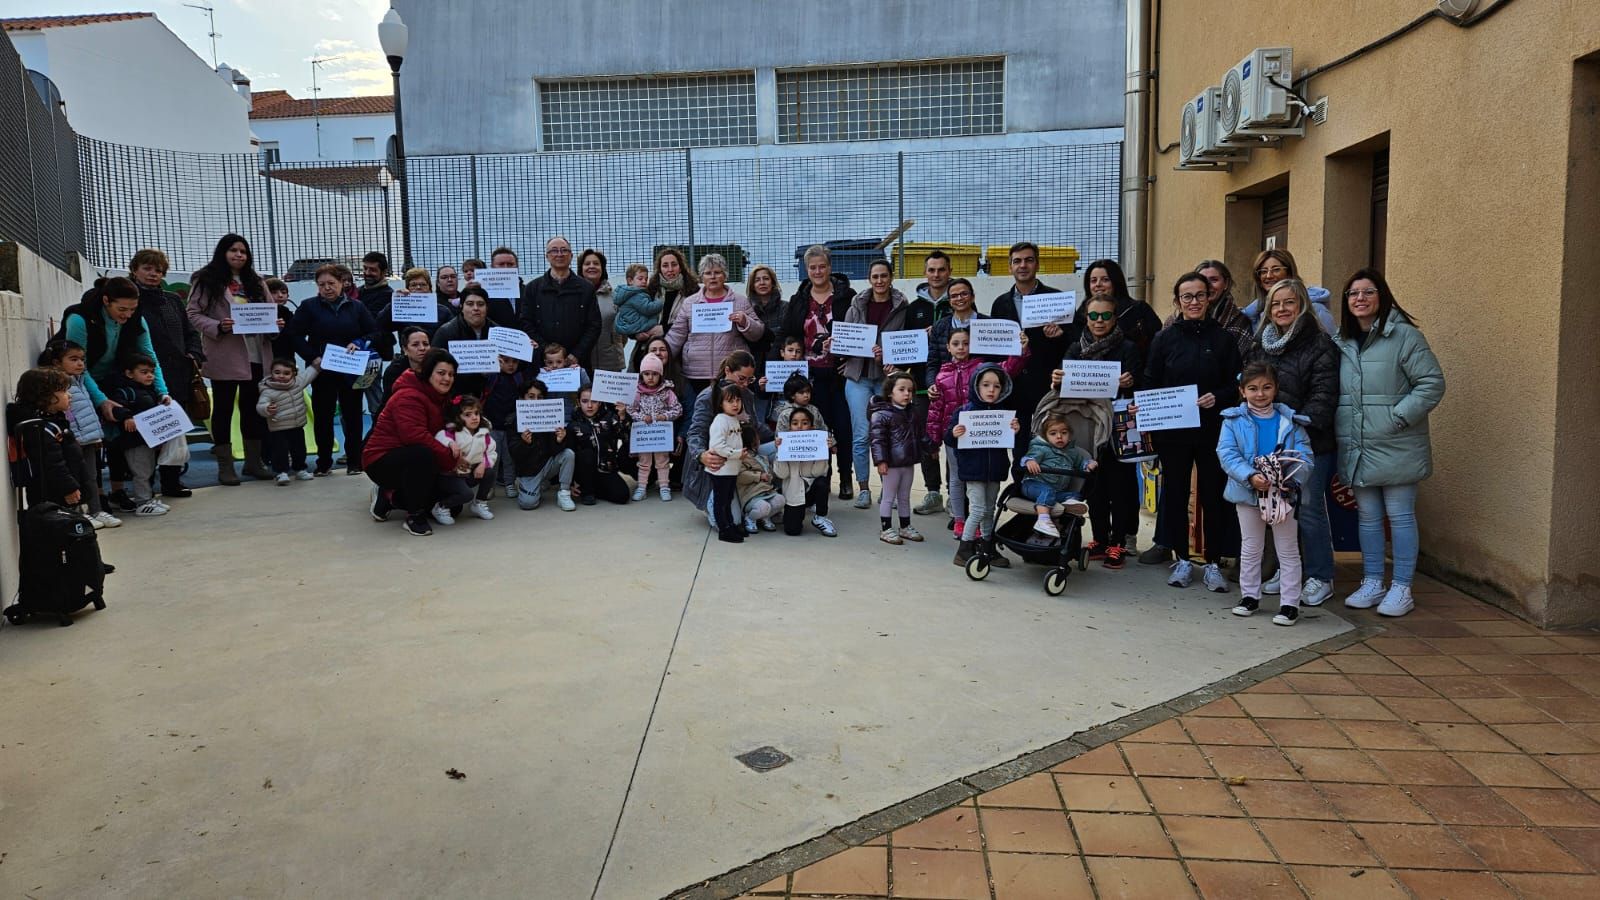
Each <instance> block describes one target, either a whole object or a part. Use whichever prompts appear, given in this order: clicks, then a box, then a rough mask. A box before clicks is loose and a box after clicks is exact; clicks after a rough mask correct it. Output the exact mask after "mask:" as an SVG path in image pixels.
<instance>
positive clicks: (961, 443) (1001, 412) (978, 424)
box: [956, 320, 1017, 450]
mask: <svg viewBox="0 0 1600 900" xmlns="http://www.w3.org/2000/svg"><path fill="white" fill-rule="evenodd" d="M1008 321H1009V320H1008ZM1012 324H1013V325H1015V324H1016V323H1015V322H1012ZM1016 417H1017V413H1016V411H1015V410H1010V409H968V410H963V411H962V412H961V414H960V416H959V418H958V419H957V423H958V424H960V425H963V426H965V427H966V429H967V432H966V434H963V435H962V436H961V437H958V438H956V449H957V450H988V449H1000V450H1010V449H1011V448H1012V447H1013V446H1015V445H1016V443H1017V434H1016V432H1014V431H1012V430H1011V422H1012V420H1013V419H1015V418H1016Z"/></svg>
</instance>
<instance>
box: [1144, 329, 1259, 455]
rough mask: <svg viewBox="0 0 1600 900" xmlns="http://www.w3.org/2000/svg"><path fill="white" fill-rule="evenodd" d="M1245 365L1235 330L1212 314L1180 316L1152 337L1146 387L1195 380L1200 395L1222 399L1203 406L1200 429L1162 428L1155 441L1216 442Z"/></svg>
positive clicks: (1151, 387) (1235, 394)
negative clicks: (1208, 405)
mask: <svg viewBox="0 0 1600 900" xmlns="http://www.w3.org/2000/svg"><path fill="white" fill-rule="evenodd" d="M1243 367H1244V364H1243V363H1242V362H1240V360H1239V345H1238V344H1237V343H1236V342H1235V340H1234V335H1233V332H1231V331H1228V330H1227V329H1226V328H1224V327H1223V326H1222V325H1221V324H1220V323H1218V322H1217V320H1216V319H1213V318H1211V317H1210V316H1206V317H1205V318H1202V319H1196V320H1194V321H1190V320H1188V319H1184V320H1180V321H1178V322H1174V323H1173V324H1172V325H1170V326H1168V327H1166V328H1163V329H1161V332H1160V333H1159V334H1157V335H1156V339H1155V340H1153V341H1151V342H1150V358H1149V359H1147V360H1145V367H1144V387H1145V389H1146V390H1151V389H1154V388H1165V387H1182V386H1183V385H1186V384H1192V385H1194V386H1195V388H1196V391H1197V392H1198V393H1199V394H1200V395H1201V396H1204V395H1206V394H1212V395H1214V396H1215V397H1216V399H1217V402H1216V403H1214V404H1212V406H1211V408H1210V409H1201V410H1200V427H1199V428H1175V429H1171V430H1167V431H1158V432H1156V433H1155V440H1156V445H1157V446H1158V447H1159V446H1160V445H1161V444H1163V443H1166V444H1169V445H1170V444H1185V443H1197V442H1203V443H1211V442H1214V441H1215V440H1216V433H1217V429H1219V428H1221V427H1222V411H1223V410H1224V409H1227V408H1228V407H1230V406H1234V405H1236V404H1237V403H1238V402H1239V370H1240V369H1241V368H1243Z"/></svg>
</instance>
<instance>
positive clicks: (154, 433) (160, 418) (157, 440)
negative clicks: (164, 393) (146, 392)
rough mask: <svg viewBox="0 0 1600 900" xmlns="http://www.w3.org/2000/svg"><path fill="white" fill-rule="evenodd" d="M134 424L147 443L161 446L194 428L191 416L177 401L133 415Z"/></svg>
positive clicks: (152, 445)
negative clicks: (190, 419)
mask: <svg viewBox="0 0 1600 900" xmlns="http://www.w3.org/2000/svg"><path fill="white" fill-rule="evenodd" d="M133 426H134V427H135V428H137V429H139V437H142V438H144V442H145V444H146V445H148V446H151V447H159V446H161V445H162V444H165V443H166V442H167V441H170V440H172V439H174V438H181V437H183V436H184V435H186V434H188V433H189V430H190V429H192V428H194V423H193V422H190V421H189V416H188V414H187V413H185V412H184V411H183V407H181V406H179V405H178V404H177V402H176V401H174V402H172V403H169V404H167V405H166V406H157V407H156V408H154V409H147V410H145V411H144V412H142V413H139V414H138V415H137V416H134V417H133Z"/></svg>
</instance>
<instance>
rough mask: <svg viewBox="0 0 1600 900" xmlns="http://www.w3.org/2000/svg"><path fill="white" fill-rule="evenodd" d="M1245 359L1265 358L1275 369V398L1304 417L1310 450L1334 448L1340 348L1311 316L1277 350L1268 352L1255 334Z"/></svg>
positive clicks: (1261, 360) (1331, 449)
mask: <svg viewBox="0 0 1600 900" xmlns="http://www.w3.org/2000/svg"><path fill="white" fill-rule="evenodd" d="M1244 361H1245V362H1246V363H1252V362H1266V363H1270V364H1271V365H1272V368H1273V369H1275V370H1277V373H1278V402H1279V403H1282V404H1285V405H1286V406H1288V407H1289V408H1290V409H1292V410H1294V411H1295V412H1297V413H1299V414H1300V415H1302V416H1305V417H1306V433H1307V434H1309V435H1310V436H1311V450H1312V452H1313V453H1319V454H1320V453H1332V452H1334V450H1335V449H1337V440H1336V438H1335V435H1334V433H1333V419H1334V412H1335V411H1336V410H1337V409H1338V407H1339V348H1338V347H1336V346H1334V343H1333V338H1331V337H1329V336H1328V335H1327V334H1326V333H1324V332H1323V331H1322V328H1321V326H1319V325H1318V324H1317V321H1316V320H1315V319H1313V318H1310V317H1306V318H1304V319H1302V320H1301V324H1300V330H1299V331H1298V332H1297V333H1296V334H1295V336H1294V337H1293V338H1291V339H1290V340H1289V343H1288V344H1287V345H1285V346H1284V347H1283V348H1282V349H1281V350H1279V351H1278V352H1277V353H1269V352H1268V351H1267V349H1266V348H1265V347H1263V346H1262V345H1261V340H1260V338H1259V337H1258V338H1257V339H1256V343H1255V345H1254V346H1252V347H1251V348H1250V352H1249V353H1247V354H1245V358H1244Z"/></svg>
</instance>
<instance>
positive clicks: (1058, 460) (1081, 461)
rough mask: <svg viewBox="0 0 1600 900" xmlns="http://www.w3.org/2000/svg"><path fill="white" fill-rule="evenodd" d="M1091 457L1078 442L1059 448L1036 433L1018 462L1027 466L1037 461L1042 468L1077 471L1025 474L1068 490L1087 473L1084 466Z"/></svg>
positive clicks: (1035, 479) (1059, 488)
mask: <svg viewBox="0 0 1600 900" xmlns="http://www.w3.org/2000/svg"><path fill="white" fill-rule="evenodd" d="M1091 459H1092V457H1091V456H1090V455H1089V454H1088V453H1087V452H1086V451H1084V449H1083V448H1082V447H1079V446H1078V445H1076V444H1068V445H1066V446H1065V447H1060V448H1057V447H1056V446H1055V445H1054V444H1052V443H1050V442H1049V441H1048V440H1046V439H1045V437H1044V435H1041V434H1035V435H1034V436H1033V439H1032V440H1030V441H1028V452H1027V453H1025V454H1024V455H1023V457H1022V459H1020V460H1018V464H1019V465H1022V466H1027V464H1028V463H1029V462H1036V463H1038V464H1039V466H1040V467H1041V468H1045V469H1065V470H1066V471H1068V472H1073V473H1075V474H1072V475H1059V474H1055V473H1052V472H1040V473H1039V474H1037V475H1033V474H1029V475H1027V476H1025V477H1027V478H1030V479H1032V480H1034V481H1042V482H1044V483H1045V484H1048V485H1050V486H1051V487H1053V488H1055V489H1056V490H1058V491H1067V490H1072V489H1073V487H1072V485H1073V483H1074V482H1076V481H1078V480H1079V479H1080V478H1082V477H1083V476H1084V475H1085V474H1087V472H1088V469H1086V468H1084V467H1085V466H1087V465H1088V464H1089V462H1090V460H1091Z"/></svg>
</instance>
